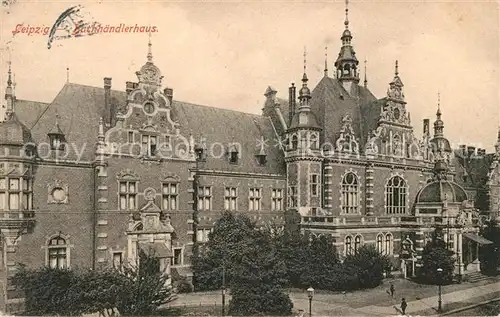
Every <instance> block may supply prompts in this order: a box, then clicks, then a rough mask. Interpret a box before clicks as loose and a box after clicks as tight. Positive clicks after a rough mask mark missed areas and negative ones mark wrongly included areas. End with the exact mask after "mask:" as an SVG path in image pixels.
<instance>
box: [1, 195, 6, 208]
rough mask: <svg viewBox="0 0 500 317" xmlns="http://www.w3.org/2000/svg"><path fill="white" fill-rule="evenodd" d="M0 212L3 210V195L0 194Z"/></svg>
mask: <svg viewBox="0 0 500 317" xmlns="http://www.w3.org/2000/svg"><path fill="white" fill-rule="evenodd" d="M0 210H5V193H0Z"/></svg>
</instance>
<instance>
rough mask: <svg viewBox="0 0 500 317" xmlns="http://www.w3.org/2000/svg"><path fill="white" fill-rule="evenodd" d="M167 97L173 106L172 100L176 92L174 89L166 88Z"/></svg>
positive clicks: (164, 91)
mask: <svg viewBox="0 0 500 317" xmlns="http://www.w3.org/2000/svg"><path fill="white" fill-rule="evenodd" d="M163 93H164V94H165V97H167V99H168V102H169V103H170V105H172V100H173V99H174V90H173V89H172V88H165V89H164V90H163Z"/></svg>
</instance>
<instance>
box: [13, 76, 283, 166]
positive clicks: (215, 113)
mask: <svg viewBox="0 0 500 317" xmlns="http://www.w3.org/2000/svg"><path fill="white" fill-rule="evenodd" d="M125 102H126V93H125V92H123V91H116V90H112V91H111V103H112V104H115V105H118V104H123V103H125ZM172 107H173V110H172V114H173V119H174V120H176V121H177V122H178V123H179V124H180V130H181V133H182V134H184V135H186V136H187V135H189V134H190V133H191V134H192V135H193V136H194V138H195V140H196V141H199V140H200V137H201V136H203V137H204V138H205V139H206V140H207V148H208V149H210V148H211V145H212V144H214V143H220V144H221V145H222V146H223V147H224V149H226V150H227V147H228V144H229V143H232V142H235V143H239V144H240V145H241V149H242V153H240V155H241V158H240V160H239V162H238V163H237V164H231V163H229V160H228V159H227V156H223V157H222V158H214V157H210V156H209V157H208V158H207V161H206V163H204V166H203V167H204V168H207V169H216V170H227V171H235V172H256V173H273V174H282V173H284V163H283V162H284V161H283V154H282V152H281V150H280V149H279V147H276V146H275V145H276V141H275V140H276V136H275V132H274V128H273V126H272V123H271V120H270V119H269V118H266V117H263V116H260V115H255V114H248V113H242V112H237V111H232V110H226V109H220V108H212V107H206V106H199V105H194V104H190V103H185V102H181V101H176V100H174V101H173V105H172ZM115 108H116V107H115ZM104 111H105V108H104V88H101V87H91V86H84V85H78V84H72V83H67V84H66V85H64V87H63V88H62V89H61V91H60V92H59V94H58V95H57V96H56V97H55V99H54V101H53V102H52V103H51V104H45V103H37V102H31V101H18V103H17V104H16V114H18V115H19V118H20V121H22V122H23V123H24V124H25V125H26V126H27V127H28V128H31V133H32V136H33V139H34V140H35V142H37V143H40V142H48V136H47V133H48V132H49V131H51V130H52V129H53V128H54V126H55V118H56V113H57V115H58V116H59V126H60V129H61V130H62V132H63V133H64V134H65V138H66V140H67V142H68V143H69V144H70V146H69V151H70V153H69V154H68V156H67V159H68V160H74V159H76V158H77V152H76V151H75V149H76V150H77V151H78V152H80V151H82V156H81V158H80V159H81V160H82V161H91V160H92V159H93V158H94V151H95V144H96V141H97V133H98V124H99V118H100V117H101V116H103V114H104ZM261 137H264V139H265V140H267V146H266V147H265V150H266V154H267V156H268V157H267V163H266V164H265V165H264V166H260V165H259V164H258V161H257V159H256V157H255V155H256V154H258V153H259V151H260V146H258V144H257V141H258V140H260V139H261ZM219 150H220V147H217V146H216V147H215V150H214V151H215V152H217V151H219ZM42 154H43V153H42ZM216 154H218V153H216Z"/></svg>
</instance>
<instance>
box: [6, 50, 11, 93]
mask: <svg viewBox="0 0 500 317" xmlns="http://www.w3.org/2000/svg"><path fill="white" fill-rule="evenodd" d="M7 63H8V64H9V70H8V71H7V74H8V75H9V77H8V78H7V87H11V86H12V61H11V59H10V56H9V60H8V61H7Z"/></svg>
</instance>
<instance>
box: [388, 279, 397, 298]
mask: <svg viewBox="0 0 500 317" xmlns="http://www.w3.org/2000/svg"><path fill="white" fill-rule="evenodd" d="M389 291H390V292H391V297H393V298H394V292H395V291H396V290H395V289H394V284H392V283H391V288H389Z"/></svg>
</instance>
